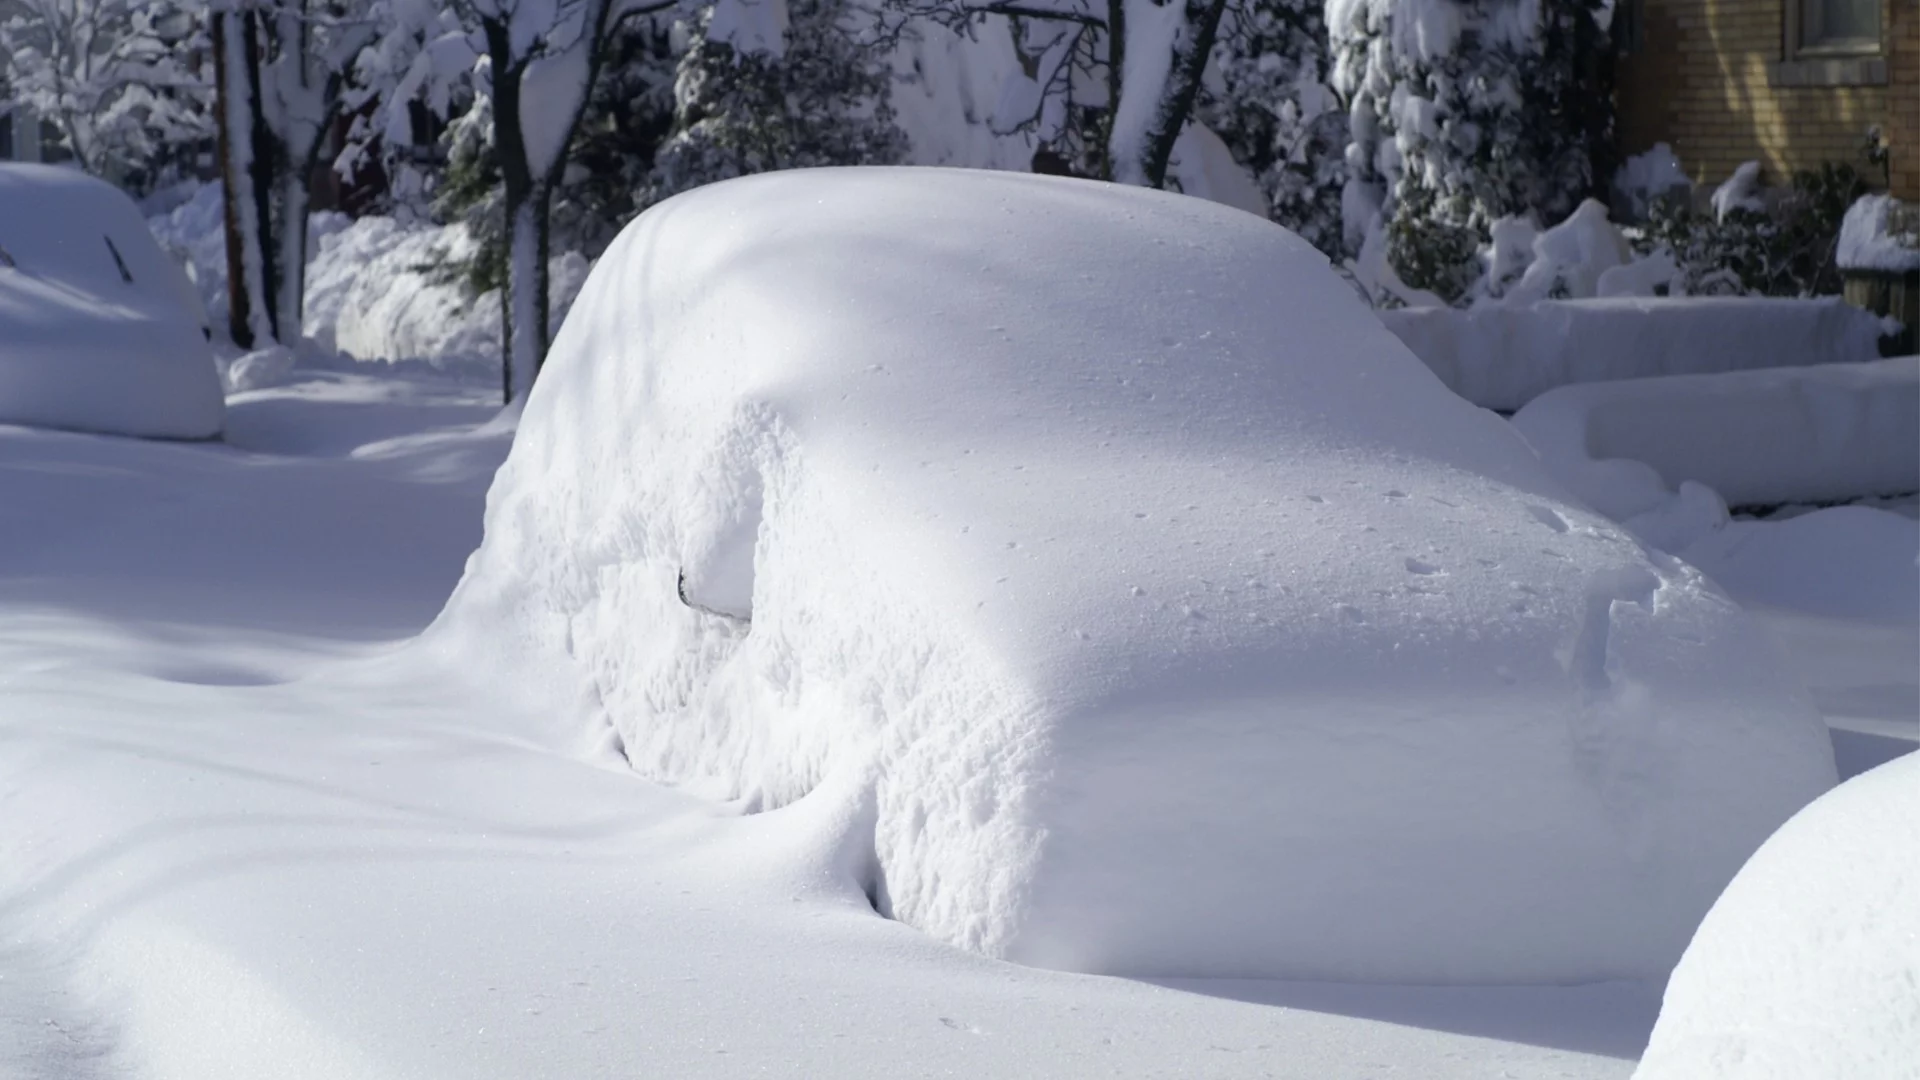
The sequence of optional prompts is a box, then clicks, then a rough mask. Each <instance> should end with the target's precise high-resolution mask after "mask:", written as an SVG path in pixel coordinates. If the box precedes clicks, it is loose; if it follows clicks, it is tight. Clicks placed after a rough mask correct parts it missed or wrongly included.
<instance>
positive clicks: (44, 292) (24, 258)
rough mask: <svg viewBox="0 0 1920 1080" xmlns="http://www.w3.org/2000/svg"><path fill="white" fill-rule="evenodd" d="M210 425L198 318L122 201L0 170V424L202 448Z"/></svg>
mask: <svg viewBox="0 0 1920 1080" xmlns="http://www.w3.org/2000/svg"><path fill="white" fill-rule="evenodd" d="M223 422H224V407H223V403H222V400H221V396H220V381H219V377H218V375H217V373H216V371H215V368H214V363H213V353H212V350H211V348H210V347H209V346H208V343H207V336H206V313H205V312H204V311H202V310H201V307H200V303H199V299H198V297H197V296H195V295H194V291H193V287H192V285H191V283H190V282H188V280H187V277H186V274H185V273H184V272H183V271H182V270H181V269H180V267H179V266H178V265H177V264H176V263H175V262H174V261H173V260H172V259H170V258H168V257H167V254H166V252H164V251H162V250H160V248H159V246H158V245H157V244H155V243H154V240H153V236H152V235H151V234H150V233H149V232H148V231H147V228H146V223H145V222H144V221H142V220H141V218H140V212H139V210H138V209H137V208H136V207H135V206H134V204H133V201H132V200H131V199H129V198H127V196H126V195H125V194H124V193H122V192H121V191H119V190H117V189H115V188H114V187H112V186H111V185H109V184H106V183H104V182H102V181H99V180H95V179H93V178H92V177H89V176H85V175H82V174H81V173H78V172H75V171H72V170H69V169H63V168H56V167H53V166H48V165H16V164H0V423H15V424H32V425H38V426H44V427H62V428H78V429H83V430H87V431H104V432H111V433H115V434H121V435H146V436H157V437H163V438H178V439H205V438H211V437H213V436H215V435H218V434H219V433H220V428H221V425H222V423H223Z"/></svg>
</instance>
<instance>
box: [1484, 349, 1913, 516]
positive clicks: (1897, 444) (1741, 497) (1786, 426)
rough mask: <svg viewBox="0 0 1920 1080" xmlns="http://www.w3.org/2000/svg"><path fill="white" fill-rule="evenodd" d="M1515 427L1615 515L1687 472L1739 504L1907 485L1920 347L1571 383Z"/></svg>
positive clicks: (1833, 498) (1890, 490)
mask: <svg viewBox="0 0 1920 1080" xmlns="http://www.w3.org/2000/svg"><path fill="white" fill-rule="evenodd" d="M1513 426H1514V427H1515V428H1517V429H1518V430H1519V431H1520V433H1521V434H1522V435H1524V436H1525V437H1526V439H1527V441H1528V442H1529V443H1531V444H1532V445H1533V448H1534V449H1535V450H1536V451H1538V452H1539V454H1540V456H1541V457H1542V458H1543V459H1544V460H1545V461H1546V464H1547V468H1548V470H1549V471H1550V472H1552V473H1553V474H1554V476H1555V477H1557V478H1558V479H1559V480H1560V481H1561V482H1562V483H1564V484H1565V485H1567V487H1568V488H1570V489H1571V490H1572V491H1573V492H1574V493H1575V494H1576V495H1578V496H1580V498H1582V499H1584V500H1585V501H1586V502H1587V503H1588V505H1590V506H1592V507H1593V508H1594V509H1596V510H1598V511H1600V512H1601V513H1603V514H1606V515H1607V516H1609V517H1612V518H1614V519H1615V520H1625V519H1627V518H1629V517H1632V516H1634V515H1636V514H1641V513H1645V512H1647V511H1649V510H1652V509H1653V508H1654V507H1655V506H1656V505H1658V504H1659V503H1660V502H1662V501H1664V500H1665V498H1666V497H1667V495H1668V493H1669V492H1671V491H1673V490H1675V489H1678V488H1679V487H1680V485H1681V484H1683V483H1684V482H1686V481H1689V480H1691V481H1694V482H1696V483H1701V484H1705V485H1707V486H1708V487H1710V488H1712V489H1713V490H1714V491H1715V492H1717V493H1718V494H1719V495H1720V496H1721V497H1722V498H1723V499H1725V500H1726V501H1727V502H1728V503H1731V504H1733V505H1736V506H1739V505H1749V506H1751V505H1775V504H1780V503H1812V502H1837V501H1844V500H1848V499H1857V498H1860V497H1862V496H1869V495H1896V494H1905V493H1908V492H1913V491H1920V451H1917V450H1916V448H1920V357H1916V356H1908V357H1900V358H1896V359H1890V360H1875V361H1869V362H1867V363H1861V364H1828V365H1823V366H1819V367H1792V368H1772V369H1768V370H1762V371H1741V372H1731V373H1727V374H1721V375H1677V376H1669V377H1665V378H1651V379H1626V380H1621V381H1617V382H1604V383H1588V384H1585V385H1580V386H1563V387H1560V388H1559V389H1557V390H1553V391H1550V392H1548V393H1546V394H1543V395H1541V396H1540V397H1538V398H1536V399H1534V400H1533V401H1532V402H1531V403H1529V404H1528V405H1527V407H1526V408H1524V409H1521V410H1520V411H1519V412H1518V413H1515V414H1514V417H1513ZM1633 462H1638V463H1640V464H1641V465H1642V466H1644V467H1636V466H1634V465H1633V464H1631V463H1633Z"/></svg>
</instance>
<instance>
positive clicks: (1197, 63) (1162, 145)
mask: <svg viewBox="0 0 1920 1080" xmlns="http://www.w3.org/2000/svg"><path fill="white" fill-rule="evenodd" d="M1169 2H1180V0H1169ZM1186 5H1187V26H1186V33H1184V34H1182V35H1181V37H1180V39H1179V41H1178V42H1176V43H1175V45H1174V51H1173V68H1172V70H1170V71H1169V72H1168V73H1167V84H1166V88H1165V90H1163V91H1162V92H1161V95H1160V101H1159V103H1158V105H1157V106H1156V107H1155V109H1154V116H1153V121H1152V123H1151V124H1150V125H1149V126H1148V128H1147V146H1146V160H1145V162H1143V165H1144V167H1145V172H1146V177H1147V184H1148V186H1150V187H1156V188H1163V187H1166V186H1167V163H1168V162H1169V161H1171V160H1172V158H1173V144H1174V142H1175V141H1176V140H1178V139H1179V138H1180V130H1181V129H1182V128H1184V127H1186V125H1187V118H1188V117H1189V116H1192V115H1193V103H1194V100H1195V99H1196V98H1198V97H1199V94H1200V80H1201V78H1202V77H1203V76H1204V75H1205V74H1206V70H1207V59H1208V57H1210V56H1211V55H1213V42H1214V38H1215V37H1217V36H1218V35H1219V32H1220V16H1221V14H1222V13H1223V12H1225V11H1226V8H1227V0H1186Z"/></svg>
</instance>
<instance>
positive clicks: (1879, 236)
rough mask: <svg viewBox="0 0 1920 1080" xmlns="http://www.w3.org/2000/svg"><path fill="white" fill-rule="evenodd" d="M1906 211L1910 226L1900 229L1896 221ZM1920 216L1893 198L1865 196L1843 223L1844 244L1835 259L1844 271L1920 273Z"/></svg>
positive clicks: (1851, 208)
mask: <svg viewBox="0 0 1920 1080" xmlns="http://www.w3.org/2000/svg"><path fill="white" fill-rule="evenodd" d="M1902 210H1905V211H1906V213H1907V214H1908V215H1909V216H1908V217H1907V227H1906V228H1905V229H1901V228H1898V227H1896V225H1895V222H1894V220H1893V219H1894V218H1895V216H1896V215H1898V214H1899V213H1900V212H1901V211H1902ZM1916 220H1920V216H1916V215H1914V211H1913V209H1912V208H1909V207H1906V205H1905V204H1904V203H1902V202H1901V201H1900V200H1899V199H1896V198H1894V197H1893V196H1891V195H1863V196H1861V197H1860V199H1859V201H1857V202H1855V203H1854V204H1853V205H1852V206H1850V207H1848V208H1847V216H1846V218H1845V219H1844V220H1843V221H1842V222H1841V224H1840V243H1839V247H1838V248H1837V249H1836V250H1835V252H1834V260H1835V261H1836V262H1837V263H1838V264H1839V266H1840V269H1842V270H1878V271H1880V272H1882V273H1890V274H1904V273H1907V272H1909V271H1913V270H1920V229H1916V228H1915V225H1914V222H1915V221H1916Z"/></svg>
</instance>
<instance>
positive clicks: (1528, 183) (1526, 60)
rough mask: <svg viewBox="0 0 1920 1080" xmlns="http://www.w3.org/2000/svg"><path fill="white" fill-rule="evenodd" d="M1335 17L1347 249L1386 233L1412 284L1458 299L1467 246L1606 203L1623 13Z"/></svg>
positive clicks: (1514, 0)
mask: <svg viewBox="0 0 1920 1080" xmlns="http://www.w3.org/2000/svg"><path fill="white" fill-rule="evenodd" d="M1326 11H1327V27H1328V33H1329V36H1330V39H1331V46H1332V50H1333V54H1334V78H1333V85H1334V88H1335V89H1336V90H1338V91H1339V92H1340V93H1341V94H1342V95H1343V96H1344V97H1345V98H1346V99H1347V102H1348V106H1349V121H1350V128H1351V135H1350V142H1349V144H1348V148H1347V161H1346V165H1347V169H1348V183H1347V189H1346V192H1345V199H1344V215H1343V216H1344V221H1345V228H1346V232H1347V242H1348V244H1349V245H1353V246H1358V244H1359V241H1360V239H1361V236H1362V235H1363V234H1364V232H1365V231H1366V229H1367V228H1368V227H1369V225H1370V223H1372V222H1375V221H1378V223H1379V224H1381V225H1382V226H1383V227H1384V228H1385V229H1386V232H1387V235H1388V237H1389V251H1390V256H1391V257H1392V259H1393V260H1394V262H1395V264H1396V266H1398V268H1399V269H1400V271H1401V273H1402V275H1403V276H1404V277H1405V278H1406V280H1407V281H1408V283H1409V284H1412V285H1415V286H1419V287H1423V288H1434V289H1436V291H1439V292H1441V294H1442V295H1447V294H1448V290H1449V281H1450V275H1451V274H1452V271H1451V269H1450V268H1449V267H1450V260H1451V253H1452V252H1453V251H1454V250H1456V249H1458V248H1459V247H1461V246H1462V245H1463V244H1465V243H1467V239H1468V237H1473V238H1484V237H1485V236H1486V234H1487V230H1488V229H1489V228H1490V227H1491V225H1492V223H1493V222H1494V221H1496V220H1498V219H1500V218H1502V217H1508V216H1514V215H1524V214H1532V215H1534V217H1535V218H1536V219H1537V220H1539V221H1542V222H1552V221H1559V220H1561V219H1562V218H1564V217H1565V216H1566V215H1567V214H1568V213H1570V212H1571V211H1572V210H1573V208H1574V207H1575V206H1577V205H1579V203H1580V200H1581V199H1583V198H1585V197H1587V196H1589V195H1593V194H1602V195H1603V194H1604V192H1603V190H1602V189H1603V186H1604V183H1605V181H1606V179H1607V178H1608V177H1610V176H1611V175H1612V172H1613V164H1614V163H1613V161H1612V160H1611V151H1610V147H1611V144H1612V140H1613V110H1612V43H1611V40H1610V37H1609V34H1608V26H1609V23H1610V20H1611V16H1612V0H1327V8H1326ZM1430 268H1431V269H1430ZM1429 273H1433V274H1437V275H1438V277H1434V278H1430V279H1429V280H1421V278H1422V276H1423V275H1427V274H1429Z"/></svg>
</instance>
